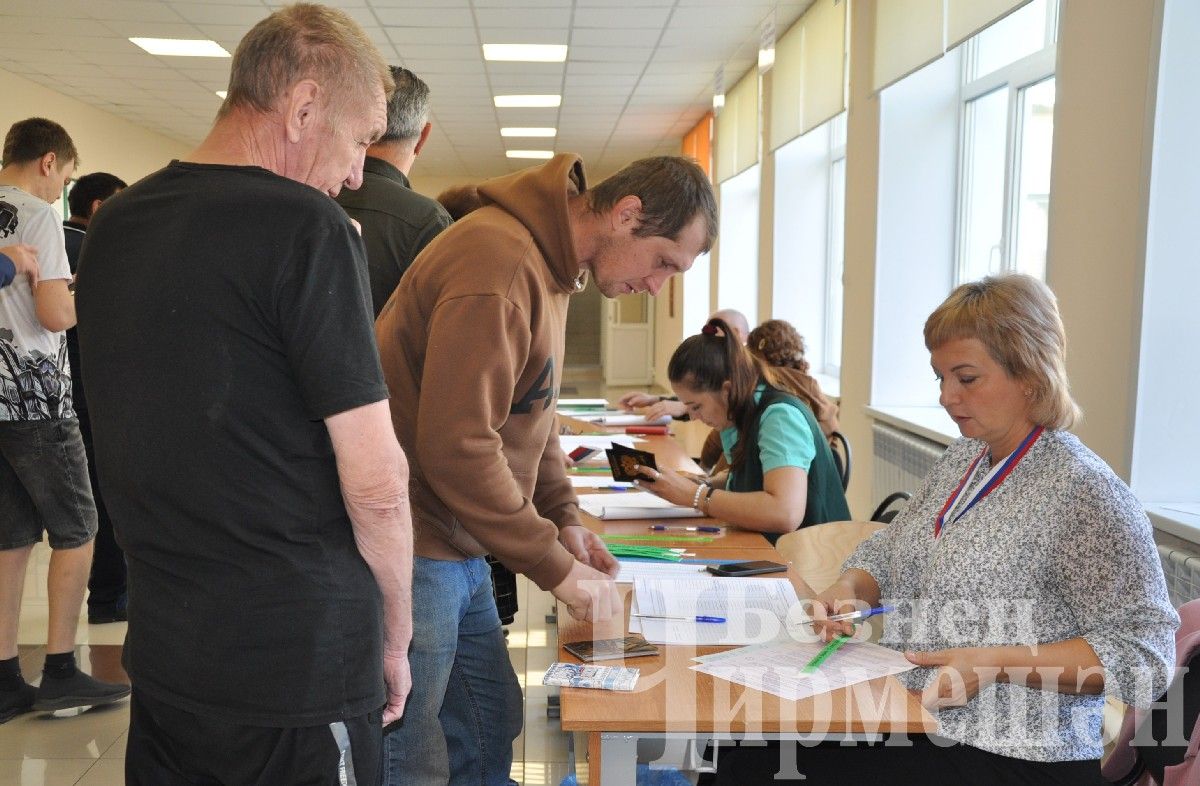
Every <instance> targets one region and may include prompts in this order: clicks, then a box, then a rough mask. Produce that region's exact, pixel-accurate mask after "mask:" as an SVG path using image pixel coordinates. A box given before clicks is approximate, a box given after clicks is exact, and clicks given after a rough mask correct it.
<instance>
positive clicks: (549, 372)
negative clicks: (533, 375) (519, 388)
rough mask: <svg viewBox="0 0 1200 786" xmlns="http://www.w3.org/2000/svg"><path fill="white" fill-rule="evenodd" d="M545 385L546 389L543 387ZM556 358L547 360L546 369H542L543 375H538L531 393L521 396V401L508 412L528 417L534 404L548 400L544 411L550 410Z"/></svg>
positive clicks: (543, 407)
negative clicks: (541, 400)
mask: <svg viewBox="0 0 1200 786" xmlns="http://www.w3.org/2000/svg"><path fill="white" fill-rule="evenodd" d="M543 385H545V387H543ZM553 385H554V358H553V357H548V358H546V367H545V368H543V369H542V373H541V374H538V378H537V379H535V380H534V381H533V387H531V388H529V392H528V393H526V394H525V395H524V396H521V400H520V401H518V402H516V403H514V404H513V405H512V408H511V409H510V410H509V411H508V412H509V414H510V415H528V414H529V413H531V412H533V403H534V402H535V401H537V400H538V399H542V398H544V399H546V402H545V403H544V404H542V409H549V408H550V402H551V401H553V400H554V387H553Z"/></svg>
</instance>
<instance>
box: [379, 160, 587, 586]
mask: <svg viewBox="0 0 1200 786" xmlns="http://www.w3.org/2000/svg"><path fill="white" fill-rule="evenodd" d="M585 188H586V185H585V180H584V173H583V164H582V162H580V160H579V158H578V157H577V156H574V155H559V156H556V157H555V158H553V159H552V160H550V161H549V162H547V163H546V164H544V165H542V166H538V167H532V168H530V169H525V170H522V171H520V172H517V173H514V174H512V175H507V176H504V177H500V178H496V179H494V180H489V181H487V182H485V183H483V184H481V185H480V186H479V194H480V196H482V197H483V199H484V203H485V206H484V207H482V208H480V209H479V210H476V211H475V212H473V213H471V214H470V215H468V216H466V217H465V218H463V219H462V220H460V221H458V222H457V223H455V224H454V225H453V226H451V227H450V228H449V229H447V230H446V231H445V232H443V233H442V234H441V235H439V236H438V237H437V238H435V239H434V240H433V241H432V242H431V243H430V244H429V245H428V246H426V248H425V250H424V251H423V252H422V253H421V254H420V256H418V257H417V259H416V261H414V262H413V265H412V267H411V268H409V270H408V272H407V273H406V274H405V275H404V278H403V279H401V281H400V286H399V287H398V288H397V289H396V291H395V293H393V295H392V297H391V299H390V300H389V301H388V302H387V304H386V305H385V306H384V307H383V310H382V311H381V312H380V314H379V319H378V321H377V322H376V323H375V334H376V337H377V338H378V340H379V352H380V356H381V357H382V360H383V372H384V376H385V377H386V379H387V385H388V389H389V390H390V391H391V402H390V403H391V408H392V423H393V424H394V426H395V428H396V435H397V436H398V437H399V439H400V444H401V445H402V446H403V447H404V451H405V453H406V454H407V455H408V461H409V464H410V467H411V477H412V482H411V486H410V490H411V495H412V499H411V502H412V511H413V535H414V541H415V542H414V550H415V553H416V554H417V555H418V556H422V557H431V558H434V559H446V560H461V559H466V558H468V557H477V556H481V555H483V554H493V555H495V557H496V558H497V559H499V560H500V561H501V562H502V563H503V564H504V565H505V566H507V567H508V568H509V569H511V570H514V571H517V572H520V573H524V574H526V575H527V576H529V578H530V579H532V580H533V581H534V582H535V583H536V584H537V585H538V586H539V587H542V588H543V589H549V588H551V587H554V586H555V585H557V584H558V583H560V582H561V581H562V580H563V579H564V578H566V575H567V573H568V571H569V570H570V568H571V564H572V561H573V559H574V558H573V557H572V556H571V554H570V553H569V552H568V551H567V550H566V549H565V548H563V546H562V545H561V544H560V543H559V542H558V532H559V528H560V527H565V526H569V525H573V524H579V507H578V501H577V499H576V497H575V492H574V491H573V490H572V488H571V483H570V481H569V479H568V478H567V476H566V470H565V468H564V465H563V459H562V453H561V451H560V450H559V447H558V433H557V429H556V427H555V414H554V410H555V407H554V404H555V400H556V399H557V396H558V388H559V382H560V379H561V374H562V359H563V344H564V342H565V332H566V320H567V304H568V299H569V298H570V296H571V293H572V292H574V291H575V284H576V281H577V280H578V279H579V277H580V266H579V260H578V258H577V257H576V255H575V248H574V243H573V240H572V235H571V224H570V218H569V214H568V204H567V198H568V195H574V194H579V193H582V191H583V190H584V189H585Z"/></svg>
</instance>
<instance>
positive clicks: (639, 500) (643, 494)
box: [579, 491, 704, 521]
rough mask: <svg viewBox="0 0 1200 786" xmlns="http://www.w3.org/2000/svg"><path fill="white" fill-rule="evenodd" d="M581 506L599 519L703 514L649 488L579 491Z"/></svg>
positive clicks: (679, 516)
mask: <svg viewBox="0 0 1200 786" xmlns="http://www.w3.org/2000/svg"><path fill="white" fill-rule="evenodd" d="M579 508H580V510H582V511H584V512H585V513H590V514H592V515H593V516H595V517H596V518H598V519H604V520H609V521H611V520H615V519H664V518H696V517H702V516H703V515H704V514H703V513H701V512H700V511H698V510H696V509H695V508H687V507H683V506H680V505H674V504H672V503H670V502H667V501H666V500H665V499H663V498H662V497H657V496H655V495H653V494H651V493H650V492H648V491H627V492H622V493H620V494H580V495H579Z"/></svg>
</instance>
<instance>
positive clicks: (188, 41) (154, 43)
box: [129, 38, 230, 57]
mask: <svg viewBox="0 0 1200 786" xmlns="http://www.w3.org/2000/svg"><path fill="white" fill-rule="evenodd" d="M129 40H130V41H132V42H133V43H135V44H137V45H138V46H140V47H141V48H142V49H145V50H146V51H147V52H149V53H150V54H152V55H165V56H167V57H230V54H229V53H228V52H226V51H225V48H224V47H222V46H221V45H220V44H218V43H217V42H216V41H210V40H208V39H202V38H131V39H129Z"/></svg>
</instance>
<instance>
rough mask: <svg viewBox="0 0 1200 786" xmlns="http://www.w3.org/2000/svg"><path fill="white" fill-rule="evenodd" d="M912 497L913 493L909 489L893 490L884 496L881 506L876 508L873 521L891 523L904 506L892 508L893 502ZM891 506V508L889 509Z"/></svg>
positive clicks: (872, 515)
mask: <svg viewBox="0 0 1200 786" xmlns="http://www.w3.org/2000/svg"><path fill="white" fill-rule="evenodd" d="M910 499H912V494H909V493H908V492H907V491H893V492H892V493H891V494H888V495H887V496H886V497H884V498H883V502H880V503H879V507H877V508H875V512H874V513H872V514H871V521H878V522H881V523H883V524H891V523H892V519H894V518H896V514H897V513H899V512H900V511H901V510H903V508H891V506H892V503H894V502H900V501H902V500H903V501H905V502H907V501H908V500H910ZM889 508H891V509H890V510H889Z"/></svg>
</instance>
